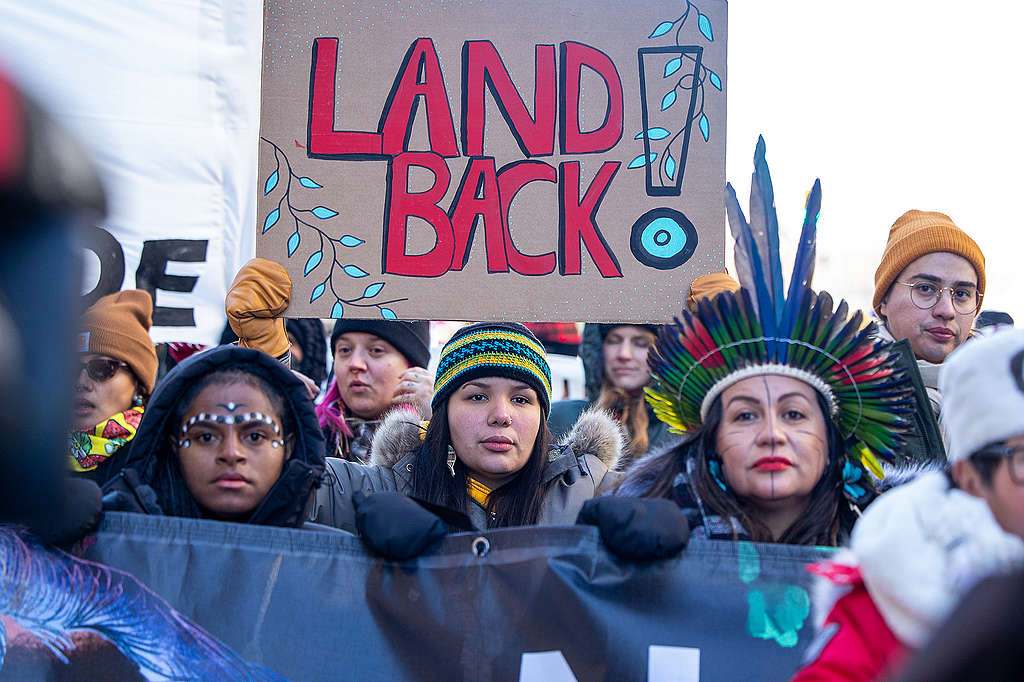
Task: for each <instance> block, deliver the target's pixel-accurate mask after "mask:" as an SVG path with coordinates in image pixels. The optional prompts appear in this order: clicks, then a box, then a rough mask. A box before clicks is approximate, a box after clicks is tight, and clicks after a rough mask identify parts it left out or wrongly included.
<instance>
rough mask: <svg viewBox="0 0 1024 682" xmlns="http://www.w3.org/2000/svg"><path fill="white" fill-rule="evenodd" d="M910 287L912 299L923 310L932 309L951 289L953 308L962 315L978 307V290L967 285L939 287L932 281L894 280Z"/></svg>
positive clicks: (950, 296) (950, 295)
mask: <svg viewBox="0 0 1024 682" xmlns="http://www.w3.org/2000/svg"><path fill="white" fill-rule="evenodd" d="M893 284H902V285H903V286H905V287H910V300H911V301H912V302H913V303H914V305H916V306H917V307H918V308H920V309H922V310H930V309H932V308H934V307H935V304H936V303H938V302H939V299H941V298H942V292H943V291H947V290H948V291H949V299H950V300H951V301H952V302H953V309H954V310H955V311H957V312H958V313H960V314H961V315H970V314H971V313H973V312H975V311H976V310H977V309H978V292H977V291H976V290H974V289H968V288H967V287H937V286H935V285H934V284H932V283H930V282H914V283H913V284H911V283H909V282H893Z"/></svg>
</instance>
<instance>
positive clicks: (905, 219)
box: [872, 210, 985, 441]
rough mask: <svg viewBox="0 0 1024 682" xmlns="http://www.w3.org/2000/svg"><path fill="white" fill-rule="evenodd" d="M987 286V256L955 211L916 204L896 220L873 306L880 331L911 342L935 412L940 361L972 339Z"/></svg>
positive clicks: (877, 274) (878, 273)
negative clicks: (924, 208)
mask: <svg viewBox="0 0 1024 682" xmlns="http://www.w3.org/2000/svg"><path fill="white" fill-rule="evenodd" d="M984 294H985V256H984V254H983V253H982V252H981V249H980V248H979V247H978V245H977V243H975V241H974V240H973V239H971V237H970V236H969V235H968V234H967V233H966V232H964V231H963V230H961V229H960V228H959V227H957V226H956V224H955V223H954V222H953V220H952V219H951V218H950V217H949V216H947V215H946V214H944V213H938V212H934V211H918V210H911V211H907V212H906V213H904V214H903V215H901V216H900V217H899V218H898V219H897V220H896V222H895V223H893V224H892V227H891V228H890V229H889V241H888V242H887V243H886V245H885V251H884V252H883V253H882V262H881V263H880V264H879V265H878V269H877V270H876V271H875V295H874V297H873V299H872V308H873V309H874V311H875V314H876V315H878V318H879V320H881V323H882V324H881V325H880V326H879V336H881V337H882V338H883V339H892V340H895V341H899V340H901V339H907V340H908V341H909V342H910V347H911V349H913V351H914V355H915V356H916V357H917V365H918V369H919V370H920V372H921V379H922V380H923V381H924V385H925V388H926V389H927V392H928V397H929V399H930V400H931V403H932V409H933V410H934V412H935V416H936V418H938V417H939V414H940V406H941V401H942V396H941V394H940V393H939V389H938V378H939V366H940V365H941V364H942V362H943V361H944V360H945V359H946V357H947V356H948V355H949V354H950V353H952V352H953V351H954V350H956V349H957V348H958V347H960V345H961V344H962V343H963V342H964V341H966V340H967V338H968V335H969V334H970V331H971V326H972V325H973V323H974V318H975V317H976V316H977V314H978V310H979V309H980V307H981V301H982V298H983V297H984ZM943 440H944V441H945V440H946V437H945V434H943Z"/></svg>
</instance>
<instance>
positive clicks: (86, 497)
mask: <svg viewBox="0 0 1024 682" xmlns="http://www.w3.org/2000/svg"><path fill="white" fill-rule="evenodd" d="M60 495H61V498H62V500H63V509H62V510H61V513H59V514H55V515H51V516H49V517H47V518H46V519H43V520H41V521H39V522H37V523H33V524H32V531H33V532H34V533H35V534H36V536H37V537H38V538H39V539H40V540H42V541H43V542H46V543H49V544H51V545H57V546H58V547H70V546H71V545H73V544H74V543H76V542H78V541H79V540H81V539H82V538H84V537H85V536H86V535H88V534H89V533H91V532H93V531H94V530H96V528H97V526H99V525H100V521H102V520H103V502H102V499H103V498H102V495H101V494H100V487H99V486H98V485H96V483H95V482H93V481H90V480H89V479H86V478H66V479H64V480H63V481H62V482H61V489H60Z"/></svg>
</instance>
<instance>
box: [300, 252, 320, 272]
mask: <svg viewBox="0 0 1024 682" xmlns="http://www.w3.org/2000/svg"><path fill="white" fill-rule="evenodd" d="M323 257H324V252H323V251H317V252H316V253H314V254H313V255H312V256H310V257H309V260H307V261H306V267H305V268H303V272H302V276H303V277H306V276H307V275H309V273H311V272H313V270H315V269H316V266H318V265H320V261H321V260H323Z"/></svg>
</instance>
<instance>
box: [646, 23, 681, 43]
mask: <svg viewBox="0 0 1024 682" xmlns="http://www.w3.org/2000/svg"><path fill="white" fill-rule="evenodd" d="M674 25H675V22H672V21H663V22H661V23H660V24H658V25H657V26H655V27H654V30H653V31H651V35H649V36H647V37H648V39H650V38H657V37H658V36H663V35H665V34H666V33H668V32H669V31H671V30H672V27H673V26H674Z"/></svg>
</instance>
